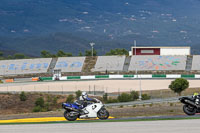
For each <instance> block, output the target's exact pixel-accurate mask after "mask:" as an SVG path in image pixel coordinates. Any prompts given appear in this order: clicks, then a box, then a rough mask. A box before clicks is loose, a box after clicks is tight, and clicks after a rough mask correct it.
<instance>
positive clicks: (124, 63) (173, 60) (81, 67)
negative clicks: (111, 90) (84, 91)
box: [0, 55, 200, 77]
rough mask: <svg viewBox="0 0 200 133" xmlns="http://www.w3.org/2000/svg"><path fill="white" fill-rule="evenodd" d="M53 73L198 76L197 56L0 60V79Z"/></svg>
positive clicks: (67, 74) (198, 61) (199, 63)
mask: <svg viewBox="0 0 200 133" xmlns="http://www.w3.org/2000/svg"><path fill="white" fill-rule="evenodd" d="M54 70H61V72H62V74H63V75H66V76H72V75H74V76H76V75H77V76H78V75H95V74H105V73H108V74H109V73H113V74H115V73H117V74H119V73H120V74H132V73H135V72H136V71H140V73H142V74H150V73H153V74H155V73H157V74H167V73H168V74H174V73H179V74H189V73H192V74H194V73H196V74H197V73H198V72H200V55H194V56H191V55H188V56H185V55H179V56H178V55H177V56H176V55H174V56H170V55H169V56H168V55H163V56H161V55H136V56H128V57H126V56H96V57H59V58H37V59H20V60H1V61H0V75H1V76H16V75H17V76H19V77H23V76H27V77H28V76H50V77H51V76H52V74H53V71H54ZM20 75H21V76H20Z"/></svg>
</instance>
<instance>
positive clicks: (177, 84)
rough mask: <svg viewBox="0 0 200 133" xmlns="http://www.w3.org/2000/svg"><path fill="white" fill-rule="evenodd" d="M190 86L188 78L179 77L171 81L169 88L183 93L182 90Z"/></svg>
mask: <svg viewBox="0 0 200 133" xmlns="http://www.w3.org/2000/svg"><path fill="white" fill-rule="evenodd" d="M188 87H189V82H188V81H187V80H186V79H183V78H178V79H176V80H174V81H172V82H171V84H170V85H169V88H170V89H171V90H172V91H174V92H175V93H177V94H179V96H180V95H181V92H182V91H184V90H185V89H187V88H188Z"/></svg>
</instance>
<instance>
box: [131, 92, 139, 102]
mask: <svg viewBox="0 0 200 133" xmlns="http://www.w3.org/2000/svg"><path fill="white" fill-rule="evenodd" d="M138 98H139V94H138V92H137V91H131V99H132V100H133V101H135V100H137V99H138Z"/></svg>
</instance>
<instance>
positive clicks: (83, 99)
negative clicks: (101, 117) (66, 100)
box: [75, 92, 98, 112]
mask: <svg viewBox="0 0 200 133" xmlns="http://www.w3.org/2000/svg"><path fill="white" fill-rule="evenodd" d="M89 102H94V103H97V102H98V100H97V99H95V98H89V97H88V94H87V92H82V94H81V96H80V97H79V98H78V99H77V100H76V101H75V103H76V104H77V105H78V106H79V107H80V109H79V111H81V112H82V110H83V109H84V108H85V107H87V105H88V103H89Z"/></svg>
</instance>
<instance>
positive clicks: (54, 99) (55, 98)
mask: <svg viewBox="0 0 200 133" xmlns="http://www.w3.org/2000/svg"><path fill="white" fill-rule="evenodd" d="M57 101H58V97H54V98H53V105H56V104H57Z"/></svg>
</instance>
